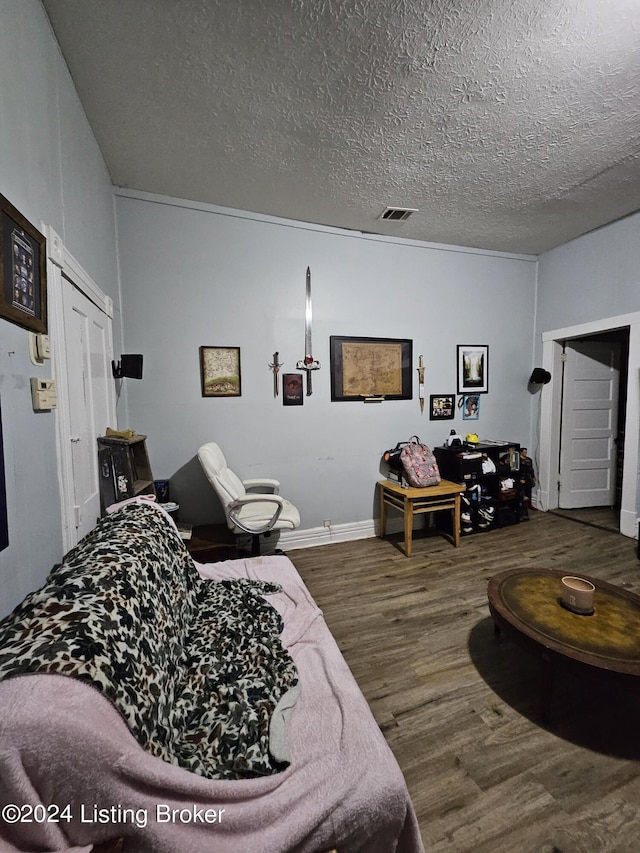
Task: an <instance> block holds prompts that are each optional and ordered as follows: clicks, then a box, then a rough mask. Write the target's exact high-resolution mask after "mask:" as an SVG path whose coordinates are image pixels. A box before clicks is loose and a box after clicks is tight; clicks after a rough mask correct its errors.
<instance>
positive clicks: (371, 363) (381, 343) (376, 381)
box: [329, 335, 413, 402]
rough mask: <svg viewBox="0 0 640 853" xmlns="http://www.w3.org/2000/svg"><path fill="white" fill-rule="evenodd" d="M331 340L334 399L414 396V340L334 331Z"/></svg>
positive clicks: (332, 397) (397, 398) (392, 398)
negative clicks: (345, 333)
mask: <svg viewBox="0 0 640 853" xmlns="http://www.w3.org/2000/svg"><path fill="white" fill-rule="evenodd" d="M329 344H330V347H329V355H330V362H331V399H332V400H334V401H342V400H358V401H360V402H363V400H365V399H367V398H369V399H370V398H372V397H378V398H384V399H385V400H411V399H412V397H413V385H412V370H411V365H412V358H413V355H412V353H413V341H411V340H408V339H406V338H351V337H341V336H339V335H332V336H331V337H330V339H329Z"/></svg>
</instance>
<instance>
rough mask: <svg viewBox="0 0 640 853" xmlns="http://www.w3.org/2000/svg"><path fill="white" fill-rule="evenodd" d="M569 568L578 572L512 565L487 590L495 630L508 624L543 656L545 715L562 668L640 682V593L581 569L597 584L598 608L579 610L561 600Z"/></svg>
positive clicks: (509, 631) (524, 644)
mask: <svg viewBox="0 0 640 853" xmlns="http://www.w3.org/2000/svg"><path fill="white" fill-rule="evenodd" d="M567 574H573V573H572V572H562V571H558V570H556V569H532V568H521V569H509V570H508V571H506V572H501V573H500V574H498V575H495V576H494V577H492V578H491V580H490V581H489V587H488V590H487V595H488V598H489V610H490V611H491V615H492V617H493V621H494V625H495V630H496V635H498V636H499V634H500V631H501V630H504V632H505V634H506V635H507V636H509V637H510V638H511V639H513V640H514V642H516V643H518V644H519V645H520V646H522V647H524V648H526V649H529V650H530V651H531V652H533V653H534V654H535V655H536V656H537V657H538V659H539V660H540V662H541V665H542V684H541V712H542V717H543V719H545V720H548V718H549V711H550V705H551V695H552V691H553V681H554V675H555V673H556V671H557V670H559V669H561V668H564V669H571V670H574V671H575V672H576V673H578V674H582V675H584V676H586V675H589V674H594V675H597V676H598V677H601V678H610V679H615V680H616V681H621V682H623V683H625V684H627V685H629V684H632V685H633V686H636V687H637V686H640V682H638V676H640V596H639V595H636V594H635V593H633V592H629V591H628V590H626V589H623V588H622V587H619V586H614V585H613V584H610V583H606V582H605V581H601V580H596V579H595V578H592V577H589V576H588V575H583V574H580V575H579V576H580V577H582V578H585V580H590V581H591V582H592V583H593V584H594V585H595V588H596V590H595V594H594V605H593V607H594V612H593V614H592V615H590V616H581V615H577V614H575V613H572V612H571V611H569V610H567V609H566V608H565V607H563V606H562V604H561V597H562V578H563V577H564V576H565V575H567Z"/></svg>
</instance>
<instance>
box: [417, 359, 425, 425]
mask: <svg viewBox="0 0 640 853" xmlns="http://www.w3.org/2000/svg"><path fill="white" fill-rule="evenodd" d="M418 397H419V398H420V414H422V413H423V412H424V359H423V357H422V356H420V361H419V363H418Z"/></svg>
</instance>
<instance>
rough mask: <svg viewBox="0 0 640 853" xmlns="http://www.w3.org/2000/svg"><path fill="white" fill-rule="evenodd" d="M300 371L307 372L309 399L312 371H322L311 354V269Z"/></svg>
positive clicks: (298, 365) (308, 270)
mask: <svg viewBox="0 0 640 853" xmlns="http://www.w3.org/2000/svg"><path fill="white" fill-rule="evenodd" d="M297 367H298V370H306V372H307V397H310V396H311V394H312V393H313V387H312V385H311V371H312V370H319V369H320V362H319V361H316V360H315V359H314V357H313V355H312V354H311V269H310V268H309V267H307V298H306V305H305V312H304V358H303V359H302V360H301V361H299V362H298V364H297Z"/></svg>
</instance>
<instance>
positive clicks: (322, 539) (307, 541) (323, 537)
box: [278, 520, 377, 551]
mask: <svg viewBox="0 0 640 853" xmlns="http://www.w3.org/2000/svg"><path fill="white" fill-rule="evenodd" d="M376 535H377V532H376V525H375V524H374V522H373V520H371V521H355V522H352V523H350V524H334V525H333V526H332V527H311V528H309V529H307V530H291V531H289V530H283V531H282V533H281V534H280V540H279V542H278V546H279V547H281V548H282V549H283V550H284V551H295V550H296V549H298V548H315V547H316V546H317V545H330V544H331V543H332V542H349V541H351V540H355V539H369V538H370V537H371V536H376Z"/></svg>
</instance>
